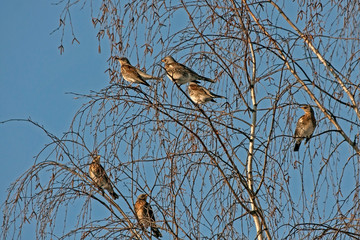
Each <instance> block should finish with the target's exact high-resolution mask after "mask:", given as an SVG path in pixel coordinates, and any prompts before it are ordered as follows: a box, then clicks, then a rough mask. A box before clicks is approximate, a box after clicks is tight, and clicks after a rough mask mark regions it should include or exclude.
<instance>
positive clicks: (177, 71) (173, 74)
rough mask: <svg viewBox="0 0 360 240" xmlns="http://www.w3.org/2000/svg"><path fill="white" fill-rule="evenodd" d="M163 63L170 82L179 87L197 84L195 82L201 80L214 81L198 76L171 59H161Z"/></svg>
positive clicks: (169, 57)
mask: <svg viewBox="0 0 360 240" xmlns="http://www.w3.org/2000/svg"><path fill="white" fill-rule="evenodd" d="M161 61H163V62H164V63H165V70H166V74H167V76H168V77H169V79H170V80H172V81H174V82H176V83H177V84H179V85H182V84H185V83H188V82H197V81H196V80H203V81H207V82H212V83H213V82H215V81H214V80H212V79H210V78H207V77H203V76H200V75H199V74H197V73H196V72H194V71H193V70H191V69H190V68H188V67H186V66H184V65H182V64H181V63H178V62H176V61H175V60H174V58H173V57H171V56H167V57H165V58H164V59H162V60H161Z"/></svg>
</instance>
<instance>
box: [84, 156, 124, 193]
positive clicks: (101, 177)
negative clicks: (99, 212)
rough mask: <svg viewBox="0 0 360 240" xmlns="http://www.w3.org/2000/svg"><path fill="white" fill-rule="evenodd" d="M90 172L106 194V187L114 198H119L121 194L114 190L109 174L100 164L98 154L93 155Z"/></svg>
mask: <svg viewBox="0 0 360 240" xmlns="http://www.w3.org/2000/svg"><path fill="white" fill-rule="evenodd" d="M89 174H90V177H91V179H92V180H93V181H94V182H95V183H96V185H97V186H98V187H99V188H100V190H101V191H102V193H103V195H104V190H103V189H106V190H107V191H108V192H109V194H110V195H111V196H112V197H113V198H114V199H117V198H119V196H118V195H117V194H116V193H115V192H114V189H113V187H112V185H111V181H110V179H109V177H108V176H107V174H106V172H105V169H104V168H103V167H102V166H101V164H100V156H99V155H96V156H94V157H93V160H92V163H91V164H90V167H89Z"/></svg>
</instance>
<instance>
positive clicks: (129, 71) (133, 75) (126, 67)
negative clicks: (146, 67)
mask: <svg viewBox="0 0 360 240" xmlns="http://www.w3.org/2000/svg"><path fill="white" fill-rule="evenodd" d="M117 60H118V61H119V62H120V64H121V75H122V76H123V78H124V79H125V80H126V81H128V82H130V83H138V84H144V85H146V86H150V85H149V84H148V83H147V82H146V81H145V80H148V79H156V80H161V78H159V77H154V76H151V75H149V74H147V73H144V72H143V71H141V70H140V69H137V68H136V67H134V66H132V65H131V64H130V62H129V60H128V59H127V58H125V57H122V58H117Z"/></svg>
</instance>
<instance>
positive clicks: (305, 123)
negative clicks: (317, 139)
mask: <svg viewBox="0 0 360 240" xmlns="http://www.w3.org/2000/svg"><path fill="white" fill-rule="evenodd" d="M300 108H301V109H303V110H304V112H305V114H304V115H303V116H301V117H300V118H299V120H298V122H297V124H296V129H295V134H294V138H295V147H294V151H295V152H297V151H299V148H300V144H301V141H302V140H303V139H304V138H306V140H305V144H306V143H307V142H308V141H309V140H310V138H311V136H312V134H313V132H314V130H315V127H316V119H315V114H314V110H313V109H312V108H311V106H310V105H305V106H302V107H300Z"/></svg>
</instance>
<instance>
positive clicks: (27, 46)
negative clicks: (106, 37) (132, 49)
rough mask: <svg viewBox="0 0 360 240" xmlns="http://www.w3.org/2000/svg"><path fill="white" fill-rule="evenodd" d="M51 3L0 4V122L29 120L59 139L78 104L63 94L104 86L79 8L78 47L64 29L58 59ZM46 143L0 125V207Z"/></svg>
mask: <svg viewBox="0 0 360 240" xmlns="http://www.w3.org/2000/svg"><path fill="white" fill-rule="evenodd" d="M51 2H52V1H46V0H38V1H27V0H14V1H1V3H0V29H1V37H0V89H1V95H0V102H1V105H0V112H1V114H0V121H4V120H7V119H13V118H29V117H30V118H31V119H32V120H33V121H35V122H38V123H39V124H40V125H43V126H44V127H45V128H46V129H47V130H49V131H50V132H51V133H53V134H56V135H57V136H61V135H62V133H63V132H66V131H67V130H68V128H69V124H70V122H71V120H72V117H73V115H74V113H75V112H76V110H77V109H78V108H79V107H80V105H81V104H82V100H75V99H73V96H71V95H69V94H66V92H79V93H88V92H89V91H90V90H91V89H92V90H97V89H101V88H103V87H105V86H106V85H108V77H107V74H106V73H104V71H105V70H106V69H107V68H108V67H107V62H106V60H107V58H108V53H107V52H103V53H101V54H99V53H98V52H97V46H98V42H97V39H96V31H95V30H94V28H93V26H92V24H91V22H90V19H91V18H90V17H89V16H88V15H86V14H89V11H83V12H81V11H80V10H79V11H80V12H79V11H78V12H76V13H75V14H74V16H73V21H74V22H75V25H76V26H75V31H76V33H77V37H78V40H79V41H80V45H79V44H74V45H72V44H71V39H72V38H71V34H70V32H69V30H70V28H69V27H68V28H67V32H66V36H65V42H64V46H65V52H64V53H63V54H62V55H60V53H59V50H58V46H59V45H60V37H61V35H60V34H61V32H56V33H55V34H53V35H50V33H51V32H52V31H53V30H54V29H55V28H56V27H58V24H59V15H60V12H61V10H62V9H61V8H60V7H59V6H55V5H51ZM79 7H80V6H79ZM103 50H106V48H105V47H103ZM46 143H49V139H48V138H47V137H46V136H45V134H44V133H43V132H41V131H40V130H39V129H38V128H36V127H34V126H31V125H30V124H28V123H21V122H12V123H7V124H0V152H1V161H2V163H3V166H2V167H1V168H0V191H1V193H2V194H0V202H1V203H3V202H4V200H5V199H6V194H5V191H6V189H7V188H8V186H9V185H10V183H12V182H14V181H15V180H16V178H18V177H19V176H20V175H21V173H23V172H25V170H26V169H28V168H29V167H30V166H31V165H32V164H33V161H34V156H35V155H36V154H38V153H39V151H40V150H41V149H42V147H43V146H44V145H45V144H46ZM1 216H2V212H1ZM1 219H2V217H1Z"/></svg>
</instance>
